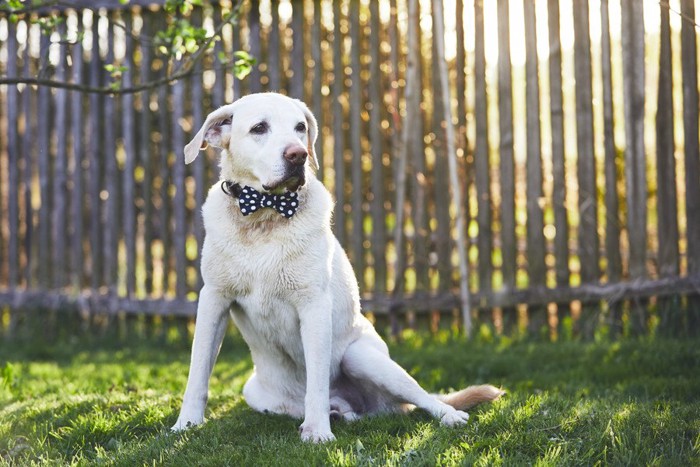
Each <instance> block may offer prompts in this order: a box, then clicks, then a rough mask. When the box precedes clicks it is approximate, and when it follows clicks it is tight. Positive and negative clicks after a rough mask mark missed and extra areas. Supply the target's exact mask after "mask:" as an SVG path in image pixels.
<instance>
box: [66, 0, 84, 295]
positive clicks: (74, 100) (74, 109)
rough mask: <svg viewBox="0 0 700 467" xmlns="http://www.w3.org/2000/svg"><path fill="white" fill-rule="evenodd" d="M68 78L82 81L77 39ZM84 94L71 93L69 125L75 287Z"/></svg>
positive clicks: (80, 274) (80, 271) (80, 238)
mask: <svg viewBox="0 0 700 467" xmlns="http://www.w3.org/2000/svg"><path fill="white" fill-rule="evenodd" d="M82 16H83V15H82V13H78V14H77V19H78V29H77V34H78V35H80V34H81V33H82V32H83V22H82V19H83V18H82ZM71 62H72V66H71V81H72V82H74V83H81V82H82V80H83V64H84V62H85V59H84V57H83V42H82V41H77V42H76V43H75V44H73V46H72V48H71ZM83 97H84V95H83V94H81V93H79V92H71V93H70V128H71V154H70V159H71V160H72V164H71V166H72V171H71V180H72V190H71V208H70V210H71V213H72V214H71V217H72V220H71V224H72V225H71V231H70V241H71V246H70V256H71V261H70V263H69V264H70V273H71V285H72V286H73V288H74V290H80V289H81V288H82V285H83V280H84V278H85V275H84V264H85V254H84V250H83V244H84V236H85V231H84V206H85V204H86V203H85V201H86V200H85V184H84V182H83V176H84V174H85V169H84V167H83V160H84V157H85V141H84V139H83V130H84V128H83V122H84V118H83V115H84V111H85V109H84V107H83Z"/></svg>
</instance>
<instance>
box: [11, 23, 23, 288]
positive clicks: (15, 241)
mask: <svg viewBox="0 0 700 467" xmlns="http://www.w3.org/2000/svg"><path fill="white" fill-rule="evenodd" d="M17 52H18V47H17V26H16V25H15V23H13V22H12V21H9V22H8V28H7V74H8V76H16V75H17V74H18V73H17V71H18V70H17V69H18V67H17V61H18V58H17ZM25 92H28V91H25ZM19 98H20V96H19V91H18V89H17V86H8V88H7V133H8V134H7V152H8V158H7V166H8V167H7V170H8V174H7V182H8V190H7V205H8V206H7V224H8V230H9V232H8V239H7V247H8V252H7V265H8V269H9V270H8V276H7V285H8V286H9V287H10V289H14V288H15V287H17V285H18V284H19V278H20V274H19V271H20V263H19V228H20V218H19V193H20V191H19V190H18V189H17V188H19V176H20V174H19V160H20V141H19V128H18V125H17V123H18V122H19V115H20V109H21V108H20V99H19Z"/></svg>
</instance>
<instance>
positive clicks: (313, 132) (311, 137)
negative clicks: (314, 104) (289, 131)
mask: <svg viewBox="0 0 700 467" xmlns="http://www.w3.org/2000/svg"><path fill="white" fill-rule="evenodd" d="M294 102H296V103H297V105H298V106H299V107H301V110H302V111H303V112H304V115H305V116H306V125H307V127H308V130H307V132H308V148H307V150H308V151H309V155H310V156H311V167H312V168H313V169H314V170H315V171H318V169H319V165H318V158H317V157H316V150H315V149H314V146H315V145H316V138H318V123H316V117H314V114H312V113H311V110H309V108H308V107H307V106H306V104H305V103H304V102H302V101H300V100H299V99H294Z"/></svg>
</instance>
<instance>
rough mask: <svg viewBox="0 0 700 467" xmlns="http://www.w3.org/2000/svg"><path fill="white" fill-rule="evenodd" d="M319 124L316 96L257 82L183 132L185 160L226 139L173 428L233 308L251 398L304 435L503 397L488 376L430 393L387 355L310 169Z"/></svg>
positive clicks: (200, 398) (198, 410)
mask: <svg viewBox="0 0 700 467" xmlns="http://www.w3.org/2000/svg"><path fill="white" fill-rule="evenodd" d="M317 136H318V125H317V122H316V119H315V118H314V116H313V114H312V113H311V111H310V110H309V109H308V107H307V106H306V105H305V104H304V103H303V102H301V101H299V100H297V99H292V98H289V97H286V96H284V95H282V94H277V93H259V94H250V95H248V96H245V97H242V98H240V99H238V100H237V101H235V102H234V103H232V104H229V105H225V106H223V107H221V108H219V109H218V110H215V111H214V112H212V113H211V114H209V115H208V116H207V118H206V121H205V122H204V124H203V125H202V127H201V129H200V130H199V131H198V132H197V134H196V135H195V136H194V138H193V139H192V141H191V142H190V143H188V144H187V146H185V149H184V153H185V163H187V164H189V163H191V162H193V161H194V160H195V158H196V157H197V155H198V153H199V151H200V150H201V149H203V148H205V147H206V146H207V145H211V146H214V147H216V148H219V149H220V150H221V153H220V169H221V177H220V181H219V182H218V183H216V184H215V185H214V186H213V187H212V188H211V189H210V191H209V193H208V195H207V199H206V201H205V203H204V205H203V208H202V212H203V219H204V227H205V230H206V237H205V240H204V245H203V247H202V252H201V271H202V278H203V280H204V286H203V287H202V290H201V292H200V294H199V303H198V306H197V318H196V325H195V332H194V341H193V344H192V356H191V363H190V372H189V376H188V380H187V387H186V390H185V394H184V397H183V402H182V408H181V411H180V415H179V417H178V419H177V422H176V423H175V425H174V426H173V427H172V429H173V430H174V431H179V430H183V429H186V428H187V427H190V426H194V425H198V424H200V423H202V422H203V420H204V409H205V406H206V403H207V396H208V389H209V379H210V376H211V371H212V368H213V366H214V362H215V360H216V358H217V356H218V353H219V348H220V346H221V343H222V340H223V337H224V334H225V331H226V328H227V323H228V317H229V316H230V317H231V318H232V319H233V321H234V323H235V325H236V327H237V328H238V329H239V331H240V333H241V335H242V336H243V339H244V340H245V342H246V343H247V345H248V347H249V348H250V352H251V354H252V358H253V363H254V366H255V367H254V370H253V374H252V375H251V376H250V378H249V379H248V380H247V382H246V384H245V386H244V388H243V396H244V398H245V400H246V402H247V403H248V405H249V406H250V407H251V408H253V409H254V410H256V411H260V412H264V413H275V414H286V415H290V416H292V417H294V418H297V419H303V423H302V424H301V426H300V427H299V431H300V434H301V439H302V440H304V441H311V442H316V443H318V442H326V441H331V440H333V439H335V438H334V435H333V433H332V432H331V426H330V420H331V418H333V419H343V420H355V419H357V418H359V417H361V416H363V415H370V414H377V413H386V412H403V411H407V410H410V409H412V408H414V407H418V408H420V409H423V410H425V411H427V412H428V413H430V414H431V415H432V416H434V417H435V418H437V419H439V420H440V423H442V424H443V425H446V426H458V425H462V424H464V423H466V422H467V420H468V418H469V415H468V414H467V413H466V412H464V411H463V410H466V409H467V408H469V407H471V406H473V405H476V404H478V403H481V402H487V401H492V400H495V399H497V398H498V397H499V396H500V395H501V394H503V392H502V391H501V390H500V389H497V388H495V387H494V386H490V385H482V386H470V387H468V388H466V389H463V390H461V391H458V392H455V393H451V394H446V395H431V394H428V393H427V392H426V391H425V390H424V389H422V388H421V387H420V386H419V385H418V383H417V382H416V381H415V380H414V379H413V378H412V377H411V376H410V375H409V374H408V373H407V372H406V371H405V370H404V369H403V368H401V367H400V366H399V365H398V364H397V363H395V362H394V361H393V360H392V359H391V358H390V356H389V351H388V348H387V346H386V344H385V343H384V341H383V340H382V339H381V337H380V336H379V335H378V334H377V332H376V331H375V329H374V327H373V326H372V324H371V323H370V322H369V321H368V320H367V319H366V318H365V317H364V315H362V313H361V312H360V296H359V291H358V285H357V281H356V279H355V275H354V273H353V269H352V266H351V265H350V261H349V260H348V258H347V256H346V254H345V252H344V251H343V249H342V247H341V246H340V244H339V242H338V240H337V239H336V238H335V236H334V235H333V233H332V231H331V212H332V209H333V201H332V200H331V195H330V193H329V192H328V190H326V188H325V187H324V186H323V184H322V183H321V182H320V181H319V180H317V178H316V177H315V176H314V173H315V171H316V170H318V160H317V158H316V152H315V151H314V143H315V142H316V138H317Z"/></svg>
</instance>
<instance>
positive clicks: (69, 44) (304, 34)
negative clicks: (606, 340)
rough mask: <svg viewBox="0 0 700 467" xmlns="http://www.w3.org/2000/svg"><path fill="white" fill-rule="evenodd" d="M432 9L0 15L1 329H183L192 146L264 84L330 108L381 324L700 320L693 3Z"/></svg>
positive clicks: (585, 327)
mask: <svg viewBox="0 0 700 467" xmlns="http://www.w3.org/2000/svg"><path fill="white" fill-rule="evenodd" d="M435 4H436V2H432V3H431V2H429V1H425V0H422V1H418V0H380V1H370V0H344V1H320V0H291V1H290V0H286V1H283V0H263V1H245V2H234V3H231V2H221V3H217V2H209V1H194V0H193V1H183V0H180V1H175V0H168V1H165V2H151V1H142V0H132V1H130V2H126V3H125V2H123V1H118V0H96V1H90V2H88V1H82V2H81V1H75V2H53V1H47V2H45V3H44V4H42V5H39V6H34V7H29V6H27V5H25V4H24V2H21V1H11V2H7V3H6V5H5V6H4V7H3V6H0V218H1V219H2V224H1V225H0V317H1V320H0V328H1V329H2V331H1V332H2V333H4V334H5V335H8V336H12V335H15V334H17V333H20V332H22V331H21V329H22V327H23V325H26V324H28V323H32V324H31V326H32V327H36V326H41V327H46V328H47V332H50V329H51V328H52V327H54V326H55V325H56V323H57V322H59V321H63V320H67V319H70V320H74V321H75V325H76V326H103V327H109V326H122V327H125V328H126V327H129V326H132V325H136V326H142V327H143V326H151V325H163V324H164V323H165V324H168V323H169V325H173V326H174V329H175V331H174V332H179V333H181V334H183V335H184V334H189V332H190V331H191V326H189V327H188V324H187V323H188V321H189V322H190V323H191V321H192V318H194V314H195V310H196V300H197V292H198V290H199V288H200V287H201V285H202V282H201V277H200V275H199V267H198V261H199V251H200V248H201V243H202V240H203V237H204V230H203V227H202V223H201V218H200V208H201V204H202V202H203V200H204V197H205V194H206V192H207V190H208V188H209V187H210V186H211V185H212V184H213V183H214V182H215V181H216V180H217V179H218V167H217V155H216V153H215V152H214V151H213V150H209V151H207V156H208V157H200V158H199V159H198V160H197V161H196V163H194V164H192V165H191V166H187V167H186V166H185V165H184V162H183V154H182V148H183V146H184V145H185V144H186V143H187V142H188V141H189V138H190V137H191V136H192V135H193V134H194V133H195V132H196V130H197V129H198V128H199V127H200V125H201V124H202V122H203V121H204V118H205V117H206V115H207V114H208V113H209V112H210V111H212V110H213V109H215V108H217V107H219V106H220V105H223V104H225V103H228V102H231V101H233V100H234V99H236V98H237V97H239V96H241V95H244V94H247V93H250V92H259V91H268V90H269V91H280V92H283V93H286V94H288V95H290V96H293V97H297V98H300V99H303V100H304V101H305V102H306V103H307V104H308V105H309V107H310V108H311V109H312V110H313V112H314V113H315V115H316V117H317V119H318V120H319V124H320V134H319V140H318V142H317V151H318V153H319V155H320V157H321V160H322V164H321V169H320V171H319V173H318V177H319V178H320V179H321V180H322V181H323V182H324V183H325V185H326V186H327V187H328V189H329V190H330V191H331V192H332V193H333V195H334V197H335V199H336V207H335V212H334V224H333V228H334V231H335V233H336V235H337V236H338V238H339V240H340V241H341V243H342V244H343V247H344V248H345V249H346V251H347V253H348V255H349V256H350V259H351V261H352V264H353V267H354V268H355V273H356V275H357V278H358V281H359V283H360V290H361V294H362V298H363V308H364V311H365V312H366V313H368V314H369V315H370V316H371V318H372V319H373V320H374V321H375V323H376V324H377V326H378V327H380V328H381V329H383V330H387V332H393V333H398V332H399V331H400V330H402V329H405V328H418V329H430V330H433V331H436V330H438V329H451V330H456V329H462V328H463V327H466V329H465V330H466V331H467V332H468V333H475V332H479V333H493V334H504V335H513V334H528V335H532V336H537V337H543V338H546V339H550V338H551V339H554V338H559V337H565V336H583V337H592V336H594V335H597V334H604V335H613V336H619V335H645V334H648V333H662V334H667V335H686V334H697V333H698V330H700V300H698V290H699V288H700V152H699V149H698V104H699V101H698V82H697V77H698V68H697V53H698V52H697V30H698V25H697V20H696V18H695V7H696V4H695V2H694V1H692V0H681V1H671V2H665V1H652V0H644V1H635V0H622V1H610V2H608V1H605V0H601V1H596V0H594V1H590V2H589V1H583V0H549V1H544V0H542V1H536V0H523V1H507V0H498V1H496V0H492V1H491V0H487V1H479V0H474V1H470V0H451V1H444V2H442V4H441V6H442V8H443V16H436V15H435V11H434V9H433V7H434V6H435ZM442 29H444V33H443V34H441V33H440V31H441V30H442ZM212 36H217V40H208V38H209V37H212ZM438 41H444V42H443V43H444V48H445V56H444V57H441V56H440V53H439V52H438V50H437V46H438ZM443 59H444V60H446V62H447V76H446V79H447V81H446V82H447V83H448V84H449V89H448V91H449V96H450V98H449V99H448V100H447V101H445V100H444V99H443V98H442V84H441V82H442V81H441V69H440V67H439V66H438V65H439V64H440V61H441V60H443ZM450 120H451V121H450ZM448 125H453V128H454V129H455V131H456V141H455V142H456V145H455V148H454V150H449V149H450V147H451V145H449V144H447V143H448V141H447V139H446V129H447V126H448ZM450 158H454V160H456V162H457V164H456V166H457V170H456V175H457V176H458V180H459V185H460V189H461V192H460V195H461V196H460V198H461V203H459V204H456V203H454V199H455V197H454V195H455V193H454V192H451V191H450V187H449V176H450V169H449V166H450V165H449V163H448V162H449V159H450ZM460 210H461V212H462V213H464V215H465V216H466V224H465V226H464V228H463V229H462V230H461V231H459V230H457V228H456V224H455V219H456V217H457V214H458V212H460ZM459 243H461V244H462V245H463V246H464V247H465V251H466V258H463V257H460V254H459V249H458V244H459ZM461 260H464V261H465V263H466V266H468V277H467V278H466V279H465V280H467V285H468V290H469V295H468V299H469V300H468V303H467V302H465V300H464V296H463V295H462V296H460V281H462V280H463V278H462V275H461V274H460V267H459V265H460V261H461ZM465 309H466V310H467V311H466V315H465V314H464V313H465V312H464V310H465ZM182 317H185V318H187V319H186V320H182V319H180V318H182ZM129 323H131V324H129ZM134 323H136V324H134ZM183 323H184V324H183Z"/></svg>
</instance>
